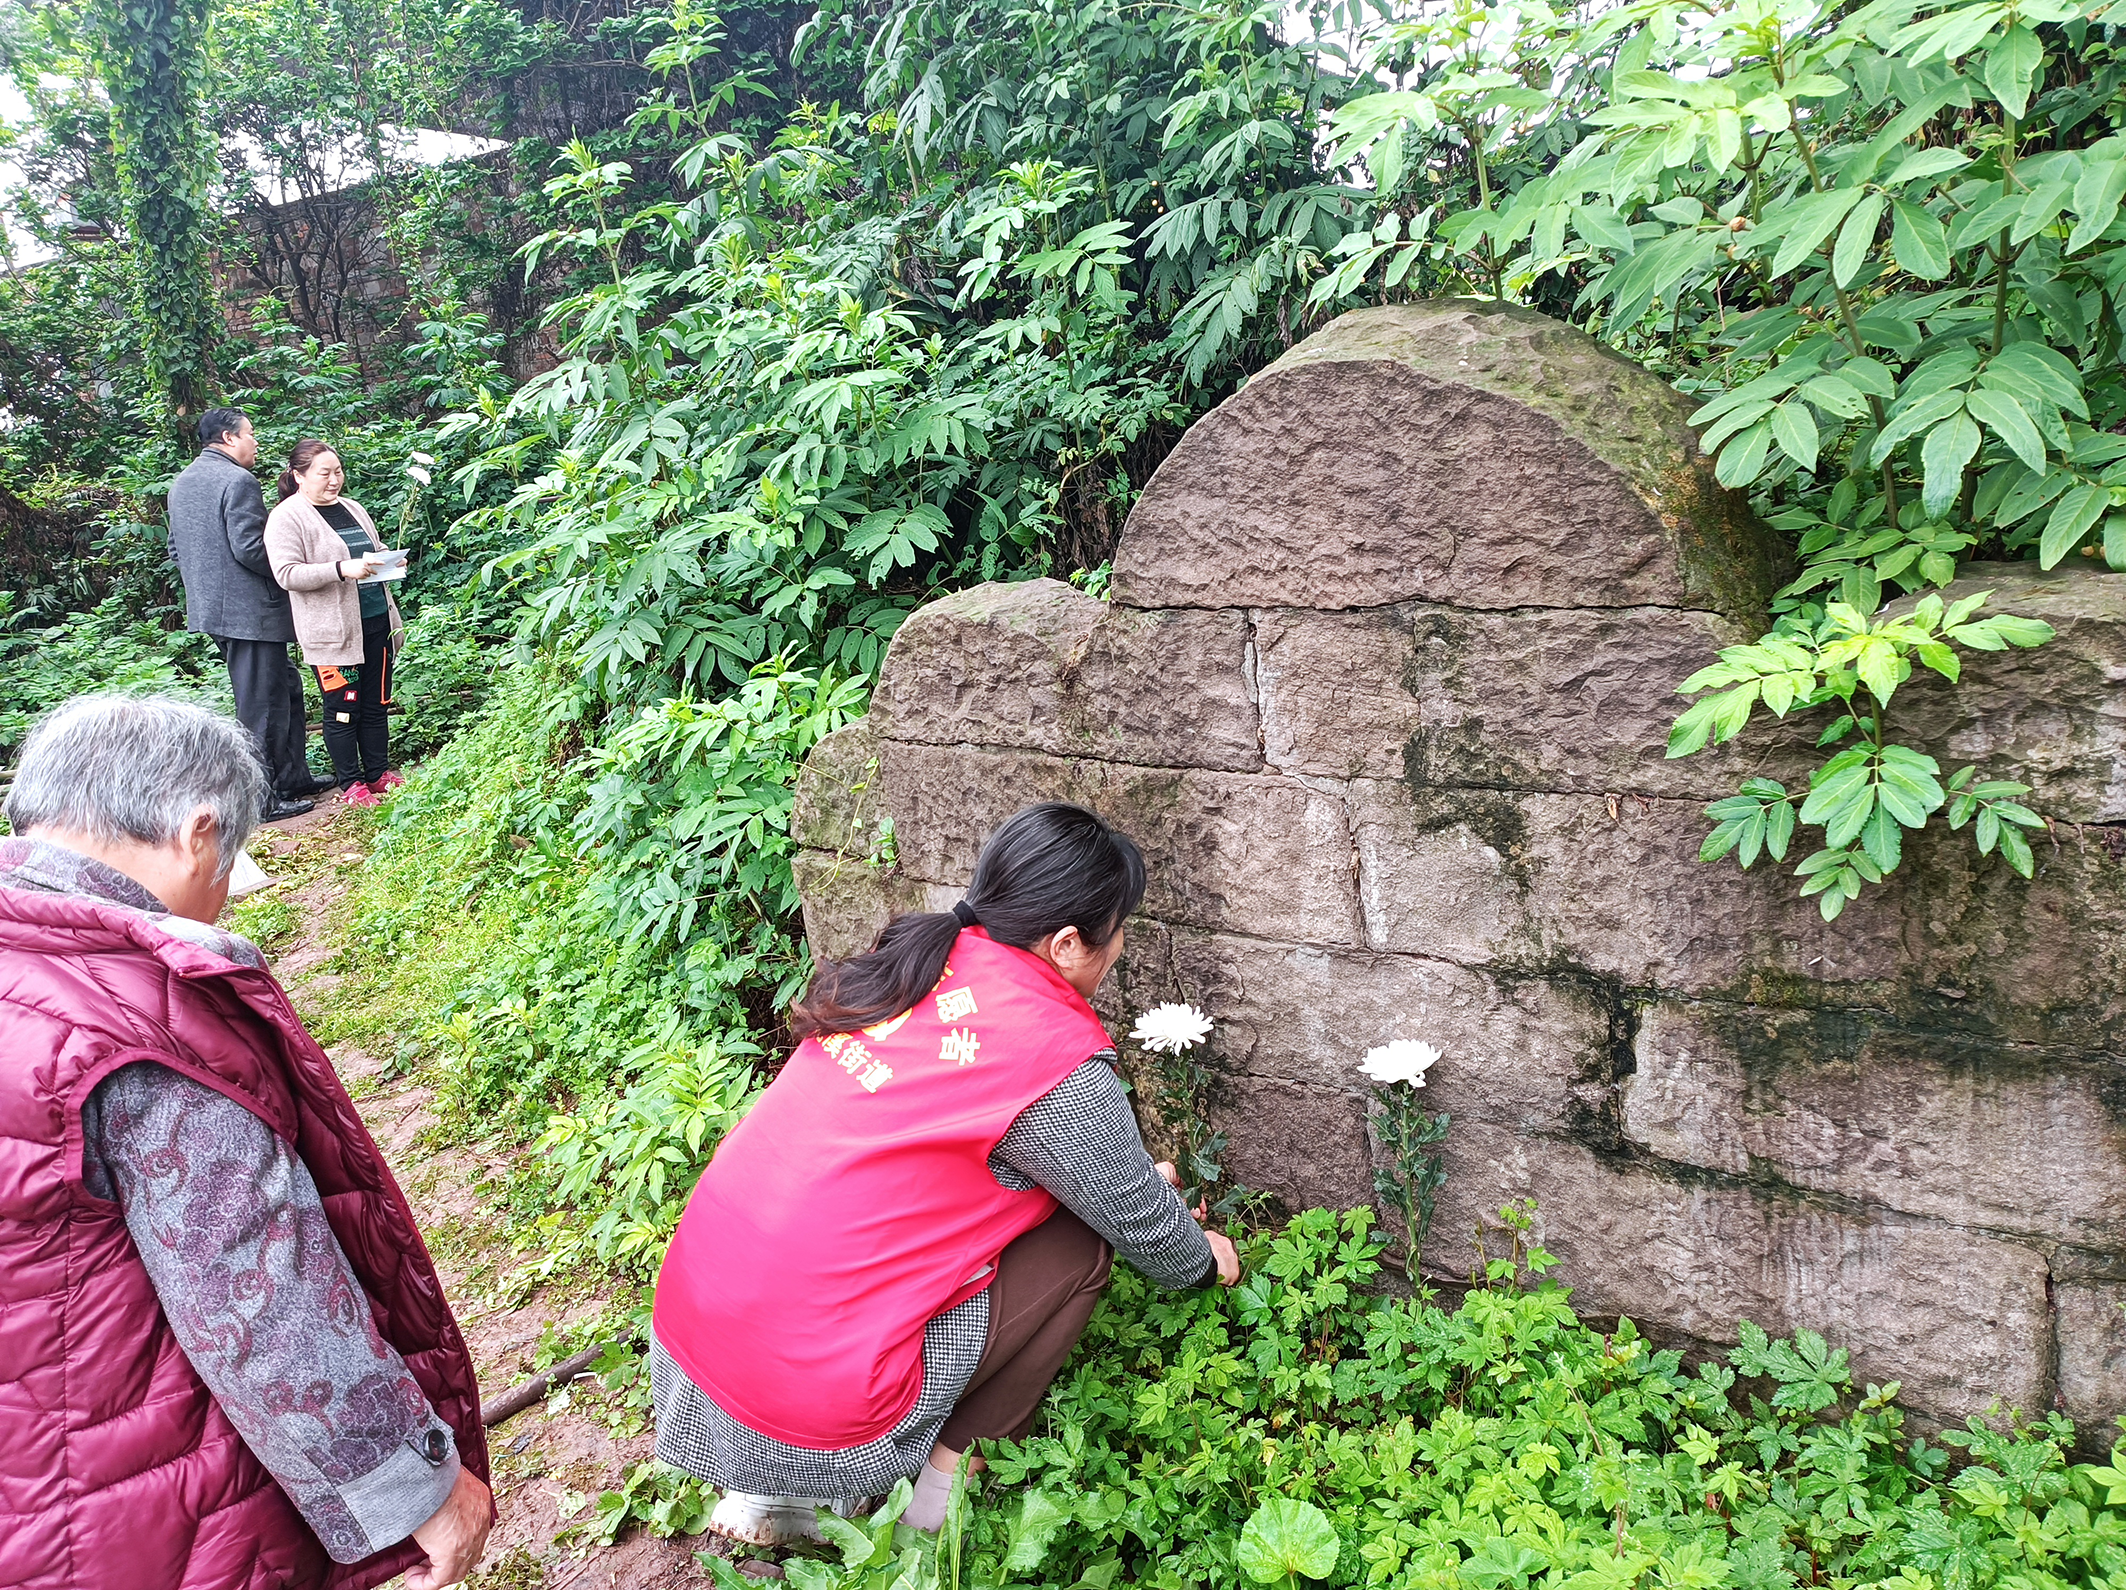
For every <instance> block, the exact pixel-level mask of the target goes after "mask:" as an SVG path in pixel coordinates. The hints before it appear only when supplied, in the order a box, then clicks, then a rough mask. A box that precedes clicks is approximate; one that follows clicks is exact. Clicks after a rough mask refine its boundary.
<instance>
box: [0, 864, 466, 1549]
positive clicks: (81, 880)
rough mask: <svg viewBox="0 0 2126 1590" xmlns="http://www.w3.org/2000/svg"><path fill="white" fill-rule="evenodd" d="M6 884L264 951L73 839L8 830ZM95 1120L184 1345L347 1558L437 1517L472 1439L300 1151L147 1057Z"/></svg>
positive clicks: (96, 1182)
mask: <svg viewBox="0 0 2126 1590" xmlns="http://www.w3.org/2000/svg"><path fill="white" fill-rule="evenodd" d="M0 886H5V887H7V888H10V889H35V890H39V891H42V892H46V893H53V894H75V895H84V896H87V897H88V898H90V899H93V900H98V901H101V902H102V903H104V904H106V905H115V906H122V907H125V908H127V909H129V910H134V911H139V912H141V913H142V914H144V915H147V916H151V917H153V918H154V919H155V922H156V925H157V926H158V927H160V928H161V929H162V930H163V931H164V932H166V933H169V934H171V935H172V936H174V937H177V938H182V939H185V940H187V941H189V942H191V943H195V944H198V945H200V946H201V947H203V948H205V949H209V950H212V951H214V952H215V953H216V954H218V955H222V956H226V957H227V958H228V959H230V960H233V961H236V962H238V963H240V964H242V965H245V966H255V967H259V968H261V969H263V968H264V966H265V957H264V956H263V955H261V954H260V953H259V951H258V948H257V946H255V945H254V944H252V943H251V942H250V941H249V940H247V939H243V938H239V937H238V936H237V935H235V934H233V933H224V932H222V931H220V930H219V929H216V928H212V927H208V926H206V925H204V924H201V923H198V922H193V921H190V920H188V919H186V918H184V917H178V916H172V915H170V914H169V913H168V912H166V911H165V910H164V909H163V906H162V902H161V901H159V900H157V899H156V898H155V897H154V896H153V895H152V894H150V893H148V891H147V890H145V889H143V888H142V887H141V886H140V885H139V884H137V883H135V882H134V881H133V880H132V879H131V878H128V877H127V876H125V874H123V873H121V872H117V871H114V870H113V869H112V868H110V867H107V866H105V865H103V864H102V863H101V862H98V861H94V860H92V859H90V858H89V857H87V856H83V855H80V854H78V853H76V852H74V851H72V850H68V849H66V848H64V847H63V846H60V845H53V844H47V843H44V842H42V841H39V840H26V839H7V840H0ZM81 1121H82V1135H83V1138H84V1145H85V1146H84V1152H83V1160H82V1178H83V1180H84V1182H85V1183H86V1184H87V1186H88V1189H89V1191H90V1192H91V1193H93V1194H95V1195H96V1196H97V1197H99V1198H108V1199H112V1200H114V1201H115V1202H116V1203H117V1204H118V1206H119V1208H120V1209H121V1210H122V1211H123V1213H124V1215H125V1222H126V1229H127V1230H128V1231H129V1232H131V1233H132V1237H133V1245H134V1247H135V1248H137V1249H138V1250H139V1253H140V1259H141V1263H142V1264H143V1265H144V1266H145V1267H146V1268H147V1272H148V1279H149V1281H150V1282H151V1283H152V1284H153V1285H154V1288H155V1295H156V1297H157V1298H158V1299H159V1300H160V1301H161V1303H162V1310H163V1313H164V1315H165V1316H167V1318H168V1319H169V1321H170V1328H171V1330H172V1331H173V1332H174V1333H175V1334H176V1337H177V1342H178V1345H179V1346H180V1347H181V1348H182V1349H183V1350H184V1354H185V1357H186V1358H187V1359H188V1360H190V1362H191V1364H192V1367H193V1368H194V1369H195V1370H196V1371H198V1373H199V1378H200V1379H201V1380H203V1381H205V1382H206V1385H207V1389H208V1390H209V1391H211V1392H212V1393H213V1394H214V1400H215V1401H216V1402H217V1403H219V1404H220V1405H221V1409H222V1411H223V1412H224V1413H225V1414H227V1415H228V1416H229V1422H230V1423H231V1424H233V1425H235V1426H236V1429H237V1431H238V1433H239V1434H241V1435H242V1436H243V1438H244V1441H245V1443H246V1444H247V1445H248V1446H249V1447H250V1448H251V1450H252V1452H253V1453H255V1454H256V1455H257V1457H258V1460H259V1461H260V1462H261V1463H263V1464H264V1465H265V1466H266V1469H267V1471H268V1472H269V1473H271V1474H272V1475H273V1477H274V1479H276V1480H277V1481H279V1482H280V1486H281V1489H283V1490H284V1491H286V1492H287V1493H288V1496H289V1498H290V1500H292V1501H293V1502H294V1503H295V1505H296V1507H297V1508H298V1509H299V1510H300V1511H301V1513H302V1515H303V1518H304V1520H305V1521H306V1522H308V1523H309V1525H310V1527H311V1528H312V1529H314V1530H316V1531H317V1535H318V1539H319V1540H320V1541H322V1542H323V1543H324V1546H325V1549H326V1550H327V1551H328V1552H330V1553H331V1554H332V1557H333V1559H334V1560H335V1561H338V1562H357V1561H359V1560H361V1559H362V1558H363V1557H366V1556H368V1555H369V1554H370V1553H371V1552H373V1551H378V1550H381V1549H382V1548H383V1547H385V1546H389V1545H393V1544H396V1543H397V1542H398V1541H401V1540H404V1539H405V1538H406V1537H407V1536H408V1535H410V1534H412V1533H413V1531H414V1530H415V1529H416V1528H418V1527H419V1526H420V1525H422V1524H423V1523H425V1522H427V1520H428V1519H429V1517H430V1516H431V1515H432V1514H433V1513H434V1512H435V1511H436V1509H437V1508H439V1507H441V1506H442V1505H443V1503H444V1501H445V1500H446V1499H447V1498H448V1497H449V1495H450V1492H451V1488H452V1487H453V1486H454V1485H455V1484H456V1483H457V1478H458V1458H457V1442H456V1438H455V1437H454V1436H453V1435H452V1434H451V1432H450V1427H449V1426H448V1425H446V1424H445V1423H443V1421H442V1420H440V1419H438V1418H437V1417H436V1415H435V1411H434V1409H433V1408H431V1407H430V1406H429V1403H428V1399H427V1398H426V1397H425V1396H424V1395H423V1394H422V1392H421V1388H420V1385H419V1383H418V1382H416V1381H415V1380H414V1378H413V1375H412V1373H411V1372H410V1371H409V1370H408V1369H407V1367H406V1364H405V1361H404V1360H403V1359H401V1358H400V1357H399V1355H398V1353H396V1352H395V1351H393V1349H392V1348H391V1346H390V1345H389V1344H388V1343H386V1342H385V1341H384V1340H383V1339H382V1338H381V1337H379V1336H378V1335H377V1333H376V1329H375V1326H374V1324H373V1323H372V1322H371V1319H370V1314H369V1307H368V1303H367V1301H366V1300H365V1299H364V1298H363V1296H362V1292H361V1286H360V1283H359V1282H358V1281H357V1280H356V1279H355V1275H354V1271H353V1269H352V1268H351V1267H350V1266H349V1264H348V1262H347V1256H346V1254H345V1253H344V1252H342V1251H341V1248H340V1245H339V1240H338V1238H336V1237H335V1236H333V1234H332V1227H331V1226H330V1225H329V1224H328V1223H327V1221H326V1218H325V1207H324V1203H323V1200H322V1199H321V1198H320V1197H319V1196H318V1191H317V1185H316V1183H315V1182H313V1181H312V1180H311V1178H310V1172H309V1170H308V1168H306V1167H305V1166H304V1164H303V1162H302V1160H301V1159H300V1158H298V1157H297V1155H296V1153H295V1151H294V1150H293V1149H292V1148H290V1147H289V1146H288V1145H287V1144H286V1143H284V1142H282V1141H281V1139H280V1138H279V1137H278V1136H276V1135H275V1134H274V1132H273V1129H272V1128H271V1127H269V1126H267V1125H266V1123H265V1122H264V1121H262V1120H260V1119H259V1118H258V1117H257V1116H255V1115H253V1114H252V1113H251V1112H250V1111H249V1110H247V1109H245V1108H244V1107H243V1106H242V1105H240V1104H238V1103H236V1102H235V1101H234V1100H232V1099H230V1098H228V1097H227V1096H226V1095H224V1094H221V1093H217V1092H216V1091H214V1090H213V1089H212V1088H208V1087H204V1086H202V1085H201V1084H199V1083H197V1082H195V1081H193V1080H192V1079H191V1078H190V1077H187V1076H184V1075H182V1074H181V1073H179V1072H176V1071H172V1070H170V1069H169V1068H168V1067H167V1066H159V1065H155V1064H153V1063H152V1062H147V1061H141V1062H137V1063H135V1064H133V1065H128V1066H122V1067H120V1068H119V1069H118V1070H116V1071H114V1072H112V1073H111V1075H109V1076H108V1077H106V1078H104V1079H103V1081H102V1082H100V1083H98V1084H97V1085H96V1088H95V1091H94V1092H93V1093H91V1094H90V1095H89V1099H88V1102H87V1103H86V1104H85V1105H84V1106H83V1108H82V1112H81ZM438 1433H439V1434H440V1437H441V1439H440V1440H438V1441H433V1443H432V1441H431V1438H432V1436H434V1435H436V1434H438Z"/></svg>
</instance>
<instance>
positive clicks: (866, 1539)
mask: <svg viewBox="0 0 2126 1590" xmlns="http://www.w3.org/2000/svg"><path fill="white" fill-rule="evenodd" d="M819 1532H820V1533H821V1534H822V1535H824V1536H825V1537H826V1539H827V1544H828V1545H830V1546H836V1547H839V1548H840V1550H841V1554H842V1566H843V1567H845V1568H861V1567H863V1565H864V1564H865V1563H867V1562H869V1561H870V1560H871V1557H872V1554H873V1553H874V1552H875V1551H877V1550H878V1542H876V1541H875V1540H873V1539H872V1538H871V1536H870V1534H869V1533H868V1532H867V1531H865V1530H862V1529H859V1528H857V1527H856V1525H854V1524H852V1523H850V1522H849V1520H848V1519H846V1518H842V1517H839V1516H837V1515H836V1514H834V1513H831V1512H829V1511H828V1510H827V1509H826V1508H824V1507H823V1508H821V1509H820V1510H819Z"/></svg>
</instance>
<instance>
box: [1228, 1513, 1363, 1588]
mask: <svg viewBox="0 0 2126 1590" xmlns="http://www.w3.org/2000/svg"><path fill="white" fill-rule="evenodd" d="M1342 1549H1343V1543H1342V1542H1341V1541H1340V1540H1339V1539H1338V1538H1337V1534H1336V1526H1335V1525H1334V1524H1332V1523H1330V1522H1329V1517H1328V1515H1327V1514H1326V1513H1324V1512H1323V1511H1322V1510H1321V1509H1320V1508H1318V1507H1316V1506H1314V1505H1313V1504H1312V1503H1311V1502H1302V1501H1297V1500H1295V1499H1293V1498H1292V1497H1289V1496H1271V1497H1267V1498H1265V1499H1264V1501H1263V1503H1262V1505H1261V1506H1260V1507H1258V1508H1256V1509H1255V1511H1254V1512H1253V1513H1252V1514H1250V1515H1249V1517H1248V1521H1247V1522H1246V1523H1245V1524H1243V1525H1242V1526H1241V1528H1240V1544H1239V1546H1238V1547H1237V1548H1236V1550H1235V1551H1234V1553H1233V1555H1234V1559H1235V1560H1236V1561H1237V1562H1238V1563H1239V1564H1240V1567H1241V1570H1242V1571H1243V1572H1244V1573H1246V1574H1247V1576H1248V1577H1249V1578H1251V1579H1253V1580H1254V1581H1255V1582H1256V1583H1258V1584H1275V1583H1277V1582H1278V1581H1279V1580H1281V1579H1289V1578H1293V1577H1296V1576H1300V1575H1304V1576H1305V1577H1306V1578H1309V1579H1326V1578H1327V1577H1328V1576H1329V1575H1330V1574H1331V1573H1333V1572H1335V1570H1336V1559H1337V1557H1338V1555H1339V1554H1340V1553H1341V1552H1342Z"/></svg>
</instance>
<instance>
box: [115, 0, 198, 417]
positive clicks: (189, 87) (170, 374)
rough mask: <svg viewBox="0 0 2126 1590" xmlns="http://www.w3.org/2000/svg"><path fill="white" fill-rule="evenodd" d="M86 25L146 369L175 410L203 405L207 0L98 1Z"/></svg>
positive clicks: (180, 412)
mask: <svg viewBox="0 0 2126 1590" xmlns="http://www.w3.org/2000/svg"><path fill="white" fill-rule="evenodd" d="M88 22H89V30H90V35H91V37H92V39H93V41H94V49H95V53H96V60H97V64H98V66H99V68H100V70H101V73H102V77H103V82H104V88H105V91H106V92H107V93H108V94H109V95H110V100H111V136H112V141H113V143H114V144H115V146H116V151H117V155H118V169H119V178H120V183H121V187H122V190H123V194H124V200H125V210H126V220H127V224H128V226H129V227H130V229H131V231H132V235H133V276H134V290H135V293H136V295H137V297H138V300H139V306H140V313H141V318H142V320H143V321H144V322H145V331H146V339H145V340H146V346H145V349H144V351H145V353H146V355H147V362H148V367H149V370H150V373H151V377H152V380H153V384H154V386H155V387H156V388H157V389H158V390H159V391H160V392H162V393H163V395H164V397H165V399H166V400H167V402H168V403H169V405H170V408H171V410H172V411H173V412H174V413H175V414H177V415H179V416H185V415H190V414H196V413H198V412H199V410H200V409H201V407H203V406H204V404H205V401H206V397H207V394H208V391H209V389H210V388H211V386H212V383H213V376H214V340H215V334H216V332H217V330H218V329H219V326H220V315H219V313H218V311H217V309H216V306H215V297H214V289H213V283H212V280H211V278H210V276H209V274H208V269H207V236H206V222H207V211H208V204H209V202H210V195H209V177H210V173H211V169H212V168H211V163H210V162H209V160H208V158H207V150H206V140H205V137H204V135H203V133H202V130H201V123H200V106H201V103H202V101H203V99H204V97H205V82H204V79H205V73H206V53H207V52H206V43H207V4H206V0H93V3H92V4H91V5H90V7H89V9H88Z"/></svg>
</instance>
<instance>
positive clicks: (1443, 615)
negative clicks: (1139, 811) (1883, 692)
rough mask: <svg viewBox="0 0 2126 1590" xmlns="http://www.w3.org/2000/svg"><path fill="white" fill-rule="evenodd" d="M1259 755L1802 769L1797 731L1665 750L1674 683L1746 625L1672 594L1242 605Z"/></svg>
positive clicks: (1669, 785) (1568, 775)
mask: <svg viewBox="0 0 2126 1590" xmlns="http://www.w3.org/2000/svg"><path fill="white" fill-rule="evenodd" d="M1252 617H1253V620H1254V630H1255V645H1256V653H1257V661H1256V682H1257V689H1258V691H1259V694H1260V696H1261V703H1262V738H1263V746H1264V754H1265V755H1266V757H1267V758H1268V761H1269V765H1270V766H1271V767H1274V768H1277V769H1279V770H1280V771H1283V772H1288V773H1306V774H1315V775H1320V776H1325V777H1329V778H1378V779H1393V778H1408V779H1410V780H1412V781H1413V782H1415V783H1417V784H1421V785H1439V786H1445V787H1456V786H1474V787H1480V788H1490V789H1518V790H1531V791H1551V792H1562V791H1583V792H1588V793H1593V794H1626V793H1633V794H1641V795H1664V796H1679V797H1684V798H1697V799H1701V800H1717V799H1718V798H1720V797H1721V796H1723V795H1732V794H1733V793H1734V792H1735V790H1736V788H1737V787H1738V786H1739V785H1740V784H1741V782H1742V781H1743V780H1744V779H1746V778H1751V777H1754V776H1757V775H1760V774H1762V775H1767V776H1771V777H1776V778H1783V779H1787V780H1790V781H1792V780H1795V779H1797V778H1798V777H1801V776H1805V769H1806V767H1807V766H1808V765H1810V764H1809V763H1808V762H1805V761H1803V760H1802V758H1801V756H1800V755H1799V754H1798V746H1797V744H1796V742H1797V741H1799V742H1800V743H1801V744H1806V743H1807V742H1808V740H1809V739H1812V738H1813V736H1803V735H1799V734H1797V733H1795V732H1793V731H1782V730H1780V729H1777V728H1772V727H1767V728H1765V729H1763V730H1761V731H1756V732H1753V734H1752V735H1751V736H1750V737H1749V739H1748V741H1747V742H1746V743H1743V744H1739V745H1730V746H1727V747H1722V748H1718V749H1715V750H1712V751H1707V752H1701V753H1700V754H1699V755H1697V756H1691V757H1684V758H1680V759H1678V760H1676V761H1673V762H1671V761H1669V760H1667V758H1666V756H1665V755H1664V752H1665V750H1666V747H1667V743H1668V729H1669V725H1670V724H1671V723H1672V722H1673V721H1674V719H1675V717H1676V714H1677V713H1678V712H1680V711H1681V710H1682V709H1683V707H1684V706H1685V705H1686V703H1685V702H1684V700H1683V699H1682V698H1681V697H1679V696H1677V695H1676V693H1675V687H1676V686H1677V685H1678V684H1680V683H1681V682H1682V681H1683V680H1684V679H1685V678H1687V677H1688V676H1689V675H1690V674H1692V673H1694V672H1695V671H1696V670H1698V669H1699V668H1702V667H1704V666H1705V665H1706V664H1707V663H1709V662H1711V661H1712V660H1713V656H1714V653H1715V652H1717V651H1718V650H1719V648H1720V647H1722V646H1730V645H1734V644H1736V643H1738V642H1740V641H1744V640H1754V639H1755V638H1756V632H1755V631H1754V630H1752V631H1750V632H1749V633H1747V634H1745V633H1744V632H1743V630H1742V628H1741V627H1740V626H1738V625H1736V624H1734V623H1733V622H1732V621H1730V620H1728V619H1725V618H1722V617H1721V616H1719V615H1718V614H1715V613H1704V612H1696V611H1689V610H1679V609H1674V608H1659V607H1641V608H1624V609H1577V610H1576V609H1570V608H1560V609H1547V610H1543V611H1540V612H1513V613H1487V612H1471V611H1464V610H1458V609H1455V608H1448V607H1436V606H1431V605H1428V604H1419V603H1412V604H1405V605H1401V606H1396V607H1383V608H1368V609H1365V610H1363V611H1359V612H1352V613H1315V612H1294V611H1292V610H1290V609H1273V610H1266V611H1262V612H1258V613H1256V614H1254V615H1252Z"/></svg>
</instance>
